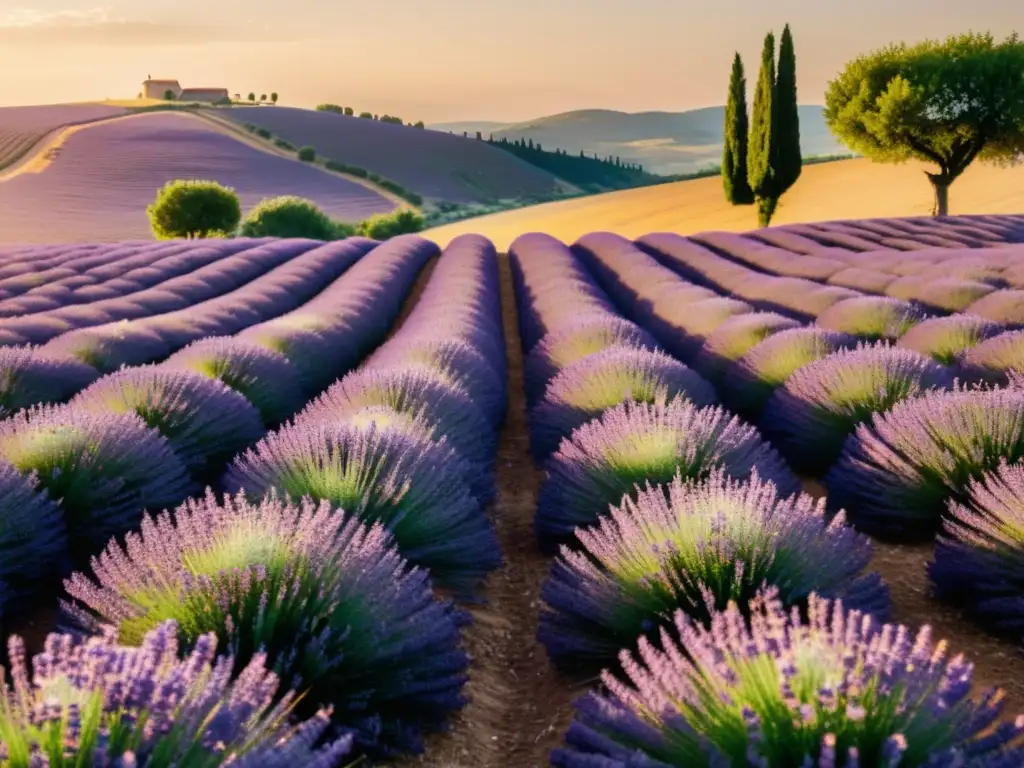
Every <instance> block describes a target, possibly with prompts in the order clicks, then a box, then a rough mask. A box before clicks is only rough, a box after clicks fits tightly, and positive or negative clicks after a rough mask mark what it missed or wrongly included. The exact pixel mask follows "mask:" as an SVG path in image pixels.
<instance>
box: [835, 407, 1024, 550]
mask: <svg viewBox="0 0 1024 768" xmlns="http://www.w3.org/2000/svg"><path fill="white" fill-rule="evenodd" d="M1022 458H1024V389H1017V388H1007V389H992V390H971V389H966V388H963V387H961V388H959V389H955V390H953V391H949V392H934V393H928V394H925V395H922V396H921V397H916V398H914V399H912V400H908V401H905V402H903V403H900V404H899V405H897V406H896V407H894V408H893V409H892V410H891V411H889V412H888V413H882V414H876V415H875V416H874V417H872V420H871V422H870V423H864V424H861V425H860V426H859V427H858V428H857V431H856V433H855V434H854V435H853V436H851V437H850V439H849V440H848V441H847V443H846V445H845V446H844V447H843V453H842V455H841V456H840V458H839V461H838V462H837V463H836V465H835V466H834V467H833V468H832V470H831V471H830V472H829V474H828V476H827V477H826V479H825V482H826V484H827V485H828V488H829V492H830V493H829V498H830V500H831V501H833V502H835V503H836V504H837V505H838V506H841V507H843V508H844V509H846V511H847V514H848V517H849V519H850V521H851V522H852V523H853V524H854V525H856V526H857V527H858V528H861V529H863V530H865V531H868V532H871V533H877V534H886V535H892V536H901V537H910V538H927V537H930V536H931V535H932V534H933V533H934V532H935V531H936V529H937V528H938V526H939V524H940V522H941V520H942V517H943V514H944V512H945V510H946V504H947V502H948V501H949V500H951V499H952V500H955V501H958V502H962V503H964V502H967V501H968V496H967V494H968V486H969V484H970V481H971V480H972V479H978V478H980V477H981V476H982V475H983V474H984V473H985V472H988V471H991V470H994V469H996V468H997V467H998V466H999V463H1000V462H1001V461H1003V460H1004V459H1005V460H1006V461H1008V462H1016V461H1020V460H1021V459H1022Z"/></svg>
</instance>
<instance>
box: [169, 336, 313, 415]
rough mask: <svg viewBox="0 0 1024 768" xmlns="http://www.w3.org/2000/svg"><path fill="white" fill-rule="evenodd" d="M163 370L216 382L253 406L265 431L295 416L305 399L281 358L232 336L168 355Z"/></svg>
mask: <svg viewBox="0 0 1024 768" xmlns="http://www.w3.org/2000/svg"><path fill="white" fill-rule="evenodd" d="M163 367H164V368H169V369H172V370H176V371H191V372H192V373H198V374H200V375H202V376H206V377H207V378H211V379H217V380H218V381H220V382H221V383H223V384H225V385H226V386H228V387H230V388H231V389H233V390H235V391H236V392H238V393H239V394H240V395H242V396H243V397H245V399H246V400H248V401H249V402H250V403H252V404H253V406H255V408H256V410H257V411H259V413H260V416H261V417H262V419H263V423H264V425H265V426H267V427H274V426H277V425H278V424H280V423H282V422H284V421H286V420H287V419H289V418H291V417H292V416H294V415H295V414H296V413H297V412H298V411H299V410H300V409H301V408H302V406H303V405H304V404H305V402H306V396H305V394H304V392H303V390H302V382H301V380H300V379H299V376H298V373H297V372H296V371H295V369H294V368H293V367H292V364H291V363H290V362H289V361H288V358H286V357H285V356H284V355H282V354H279V353H277V352H274V351H272V350H270V349H267V348H266V347H262V346H259V345H258V344H250V343H246V342H244V341H241V340H239V339H235V338H233V337H231V336H211V337H209V338H206V339H203V340H201V341H197V342H195V343H194V344H190V345H189V346H187V347H185V348H184V349H183V350H181V351H180V352H177V353H176V354H173V355H171V356H170V357H169V358H168V359H167V361H166V362H164V364H163Z"/></svg>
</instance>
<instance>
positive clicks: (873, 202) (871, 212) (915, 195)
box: [424, 159, 1024, 249]
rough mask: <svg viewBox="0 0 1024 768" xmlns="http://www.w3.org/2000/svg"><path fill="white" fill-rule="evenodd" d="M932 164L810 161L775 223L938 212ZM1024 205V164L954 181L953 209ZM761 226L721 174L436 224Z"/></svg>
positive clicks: (485, 229) (569, 235) (456, 229)
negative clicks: (731, 197)
mask: <svg viewBox="0 0 1024 768" xmlns="http://www.w3.org/2000/svg"><path fill="white" fill-rule="evenodd" d="M923 170H924V166H922V165H919V164H915V163H907V164H906V165H879V164H876V163H871V162H870V161H868V160H864V159H856V160H841V161H837V162H833V163H822V164H820V165H810V166H807V167H805V168H804V169H803V174H802V175H801V177H800V180H799V181H798V182H797V183H796V185H795V186H794V187H793V188H792V189H791V190H790V191H789V192H787V193H786V196H785V197H783V198H782V202H781V204H780V207H779V211H778V213H777V214H776V216H775V219H774V220H773V222H772V223H773V224H790V223H798V222H813V221H827V220H833V219H861V218H864V219H867V218H877V217H891V216H923V215H928V214H929V213H930V212H931V205H932V200H931V189H930V187H929V186H928V182H927V180H926V179H925V177H924V174H923V173H922V171H923ZM1021 211H1024V166H1019V167H1016V168H1009V169H1003V168H998V167H994V166H989V165H981V164H979V163H975V164H974V165H972V166H971V167H970V168H968V169H967V172H966V173H964V175H963V176H962V177H961V178H959V179H957V182H956V184H954V185H953V187H952V188H951V189H950V213H952V214H961V213H963V214H967V213H971V214H973V213H978V214H993V213H1020V212H1021ZM756 227H757V213H756V211H755V210H754V208H753V206H739V207H734V206H731V205H729V204H728V203H726V202H725V199H724V197H723V194H722V180H721V178H720V177H718V176H713V177H709V178H705V179H695V180H692V181H680V182H674V183H671V184H659V185H657V186H653V187H643V188H640V189H629V190H624V191H622V192H610V193H607V194H603V195H592V196H590V197H583V198H577V199H574V200H563V201H559V202H554V203H546V204H544V205H534V206H530V207H529V208H520V209H518V210H514V211H507V212H504V213H496V214H493V215H490V216H481V217H479V218H475V219H468V220H466V221H462V222H456V223H454V224H448V225H445V226H443V227H437V228H435V229H432V230H428V231H427V232H426V233H424V234H425V236H426V237H429V238H430V239H431V240H434V241H436V242H437V243H439V244H441V245H444V244H445V243H447V242H449V241H450V240H452V239H453V238H454V237H456V236H458V235H460V234H463V233H466V232H477V233H480V234H482V235H485V236H487V237H489V238H491V239H492V240H493V241H494V244H495V245H496V246H497V247H498V248H499V249H506V248H508V245H509V243H511V242H512V240H514V239H515V238H516V237H518V236H519V235H521V234H522V233H524V232H546V233H548V234H550V235H553V236H554V237H557V238H559V239H560V240H563V241H565V242H572V241H573V240H575V239H576V238H578V237H580V236H581V235H583V234H585V233H587V232H592V231H594V230H595V229H600V230H607V231H610V232H616V233H618V234H621V235H624V236H626V237H630V238H633V237H639V236H641V235H643V234H646V233H648V232H658V231H670V232H678V233H680V234H691V233H694V232H702V231H710V230H727V231H730V232H743V231H746V230H750V229H754V228H756Z"/></svg>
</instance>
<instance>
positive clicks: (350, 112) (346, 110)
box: [316, 104, 426, 128]
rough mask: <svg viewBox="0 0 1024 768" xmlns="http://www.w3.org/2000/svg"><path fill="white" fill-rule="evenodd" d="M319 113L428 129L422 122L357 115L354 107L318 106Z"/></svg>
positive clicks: (384, 116) (389, 116) (365, 113)
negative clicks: (406, 121)
mask: <svg viewBox="0 0 1024 768" xmlns="http://www.w3.org/2000/svg"><path fill="white" fill-rule="evenodd" d="M316 111H317V112H334V113H336V114H339V115H345V116H346V117H359V118H361V119H363V120H376V121H378V122H381V123H391V124H393V125H408V126H409V127H410V128H426V126H425V125H424V123H423V121H422V120H419V121H417V122H415V123H403V121H402V118H400V117H396V116H394V115H377V114H374V113H373V112H360V113H359V114H358V115H356V111H355V110H354V109H353V108H352V107H342V106H340V105H339V104H317V105H316Z"/></svg>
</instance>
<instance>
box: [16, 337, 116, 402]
mask: <svg viewBox="0 0 1024 768" xmlns="http://www.w3.org/2000/svg"><path fill="white" fill-rule="evenodd" d="M99 375H100V374H99V372H98V371H97V370H96V369H95V368H93V367H92V366H89V365H86V364H85V363H81V362H79V361H77V360H74V359H58V358H52V357H46V356H44V355H42V354H40V353H39V352H38V351H36V350H34V349H33V348H32V347H0V419H2V418H7V417H8V416H10V415H11V414H12V413H14V412H15V411H19V410H21V409H22V408H28V407H29V406H32V405H42V404H48V403H63V402H64V401H66V400H67V399H68V398H70V397H72V396H73V395H75V394H76V393H78V392H79V391H80V390H82V389H85V388H86V387H87V386H89V385H90V384H92V383H93V382H94V381H95V380H96V379H98V378H99Z"/></svg>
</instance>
